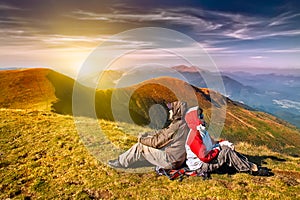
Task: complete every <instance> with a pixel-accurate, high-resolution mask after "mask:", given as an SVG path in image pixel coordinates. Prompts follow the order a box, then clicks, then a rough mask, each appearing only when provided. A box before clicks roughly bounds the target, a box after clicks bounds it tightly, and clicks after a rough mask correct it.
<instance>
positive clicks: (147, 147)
mask: <svg viewBox="0 0 300 200" xmlns="http://www.w3.org/2000/svg"><path fill="white" fill-rule="evenodd" d="M167 107H168V109H169V119H170V120H171V123H170V125H169V126H168V127H167V128H164V129H161V130H158V131H153V132H147V133H144V134H142V135H141V136H140V137H139V142H138V143H136V144H135V145H133V146H132V147H131V148H130V149H128V150H127V151H126V152H124V153H123V154H121V155H119V157H118V159H115V160H110V161H109V162H108V164H109V165H110V166H111V167H114V168H128V167H132V166H134V165H136V164H141V163H143V162H144V163H145V161H146V162H148V163H151V164H152V165H155V166H157V167H158V168H164V169H177V168H179V167H181V166H182V164H184V162H185V160H186V152H185V141H186V137H187V134H188V131H189V129H188V127H187V125H186V123H185V121H184V114H185V112H186V110H187V105H186V103H185V102H181V101H176V102H173V103H168V105H167Z"/></svg>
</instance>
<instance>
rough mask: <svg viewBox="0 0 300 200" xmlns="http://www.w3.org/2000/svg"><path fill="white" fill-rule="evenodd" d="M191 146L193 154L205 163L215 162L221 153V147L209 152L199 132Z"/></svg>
mask: <svg viewBox="0 0 300 200" xmlns="http://www.w3.org/2000/svg"><path fill="white" fill-rule="evenodd" d="M189 146H190V148H191V150H192V152H193V153H194V154H195V155H196V156H197V157H198V158H199V159H200V160H201V161H203V162H205V163H208V162H210V161H211V160H213V159H214V158H215V157H217V156H218V154H219V152H220V147H215V148H213V149H212V150H210V151H207V150H206V146H205V145H204V143H203V140H202V138H201V136H200V134H199V132H197V134H196V136H195V138H194V139H193V142H192V143H191V144H190V145H189Z"/></svg>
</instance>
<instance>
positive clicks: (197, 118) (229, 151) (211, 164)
mask: <svg viewBox="0 0 300 200" xmlns="http://www.w3.org/2000/svg"><path fill="white" fill-rule="evenodd" d="M185 121H186V123H187V124H188V127H189V128H190V131H189V134H188V137H187V141H186V145H185V147H186V152H187V161H186V164H187V166H188V167H189V169H190V170H197V171H198V172H205V173H210V172H214V171H216V170H217V169H219V168H220V167H221V166H223V165H224V164H227V166H229V167H233V168H234V169H235V170H236V171H238V172H247V173H250V174H252V175H260V176H269V175H271V172H269V170H268V169H265V168H260V167H258V166H257V165H256V164H254V163H252V162H249V161H248V159H247V158H246V157H245V156H243V155H241V154H240V153H238V152H236V151H235V150H234V146H233V144H232V143H230V142H228V141H214V140H213V139H212V138H211V136H210V135H209V133H208V131H206V128H205V122H204V120H203V113H202V109H200V108H199V107H193V108H190V109H189V110H188V111H187V113H186V115H185Z"/></svg>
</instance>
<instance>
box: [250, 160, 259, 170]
mask: <svg viewBox="0 0 300 200" xmlns="http://www.w3.org/2000/svg"><path fill="white" fill-rule="evenodd" d="M250 170H251V171H252V172H257V171H258V167H257V165H256V164H254V163H251V162H250Z"/></svg>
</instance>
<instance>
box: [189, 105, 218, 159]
mask: <svg viewBox="0 0 300 200" xmlns="http://www.w3.org/2000/svg"><path fill="white" fill-rule="evenodd" d="M197 109H198V107H193V108H191V109H189V110H188V112H187V113H186V115H185V121H186V123H187V125H188V127H189V128H190V132H189V135H188V138H187V141H186V145H188V146H189V147H190V149H191V151H192V152H193V153H194V154H195V155H196V156H197V157H198V158H199V159H200V160H201V161H202V162H205V163H208V162H210V161H211V160H212V159H214V158H215V157H216V156H217V155H218V153H219V149H217V148H215V149H207V146H208V145H207V144H205V141H203V138H202V137H207V138H209V139H208V140H210V142H211V143H212V142H213V140H212V139H211V138H210V136H209V135H208V132H207V131H206V130H204V131H201V132H200V131H199V130H197V126H199V125H200V124H202V123H203V122H202V121H201V120H200V119H199V118H198V113H197ZM210 147H212V145H211V146H210Z"/></svg>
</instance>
